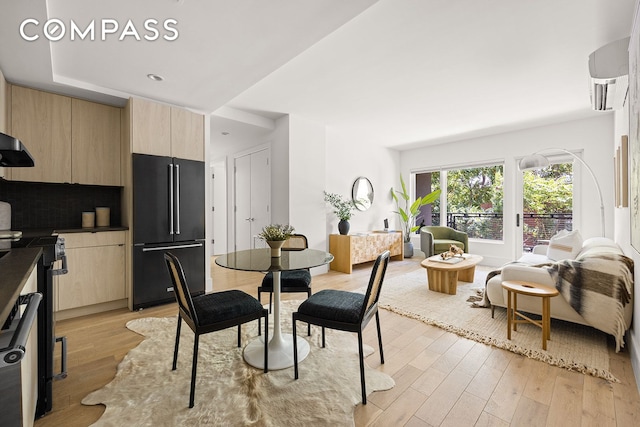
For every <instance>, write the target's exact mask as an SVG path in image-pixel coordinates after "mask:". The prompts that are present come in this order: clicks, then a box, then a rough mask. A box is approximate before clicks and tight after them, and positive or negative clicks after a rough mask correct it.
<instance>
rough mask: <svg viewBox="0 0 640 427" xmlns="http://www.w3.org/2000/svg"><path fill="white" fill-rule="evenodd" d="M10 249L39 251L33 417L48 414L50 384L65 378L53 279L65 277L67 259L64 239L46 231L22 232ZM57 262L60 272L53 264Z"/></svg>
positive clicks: (64, 348) (63, 344)
mask: <svg viewBox="0 0 640 427" xmlns="http://www.w3.org/2000/svg"><path fill="white" fill-rule="evenodd" d="M11 247H12V248H42V255H41V256H40V259H39V260H38V264H37V269H38V283H37V290H38V293H39V294H41V295H42V301H41V302H40V305H39V307H38V316H37V325H38V400H37V404H36V417H37V418H39V417H42V416H43V415H45V414H46V413H47V412H49V411H51V407H52V403H53V381H54V380H57V379H62V378H66V376H67V369H66V368H67V343H66V337H57V336H56V335H55V317H54V312H53V304H54V291H53V289H54V277H55V276H57V275H61V274H66V273H67V271H68V270H67V257H66V253H65V244H64V239H63V238H60V237H58V236H55V235H52V233H51V232H50V231H34V232H24V233H23V235H22V237H21V238H19V239H14V240H13V241H12V242H11ZM57 261H61V268H56V262H57ZM56 343H60V361H61V362H60V370H59V371H56V368H55V366H54V354H55V350H56Z"/></svg>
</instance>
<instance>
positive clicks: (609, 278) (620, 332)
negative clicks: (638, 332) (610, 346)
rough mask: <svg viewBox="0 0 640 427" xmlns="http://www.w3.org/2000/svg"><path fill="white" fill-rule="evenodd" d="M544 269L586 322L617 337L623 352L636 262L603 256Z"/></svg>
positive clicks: (612, 256) (557, 263) (619, 256)
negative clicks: (626, 315) (625, 318)
mask: <svg viewBox="0 0 640 427" xmlns="http://www.w3.org/2000/svg"><path fill="white" fill-rule="evenodd" d="M544 268H546V269H547V271H548V272H549V274H550V275H551V277H552V279H553V281H554V283H555V285H556V289H558V291H559V292H560V294H561V295H562V297H564V299H565V300H567V302H568V303H569V305H571V307H572V308H573V309H574V310H575V311H577V312H578V313H579V314H580V315H581V316H582V317H583V318H584V320H586V321H587V322H588V323H589V324H590V325H591V326H593V327H594V328H597V329H600V330H601V331H604V332H606V333H608V334H611V335H613V336H614V337H615V339H616V351H619V350H620V348H621V347H622V346H624V333H625V331H626V330H627V328H628V327H629V326H630V325H627V324H626V322H625V320H624V306H625V305H627V304H628V303H629V302H630V301H631V292H632V290H633V260H632V259H631V258H628V257H626V256H624V255H620V254H613V253H602V254H594V255H592V256H589V257H584V258H582V259H580V260H563V261H558V262H556V263H553V264H551V265H549V266H546V267H544Z"/></svg>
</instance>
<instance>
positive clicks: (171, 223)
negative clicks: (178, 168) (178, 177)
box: [169, 163, 174, 235]
mask: <svg viewBox="0 0 640 427" xmlns="http://www.w3.org/2000/svg"><path fill="white" fill-rule="evenodd" d="M173 208H174V206H173V163H169V234H171V235H173Z"/></svg>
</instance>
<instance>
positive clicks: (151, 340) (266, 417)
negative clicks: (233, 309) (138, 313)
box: [82, 301, 395, 427]
mask: <svg viewBox="0 0 640 427" xmlns="http://www.w3.org/2000/svg"><path fill="white" fill-rule="evenodd" d="M299 304H300V301H283V302H282V305H281V308H282V314H281V320H282V322H283V332H289V333H290V332H291V312H292V311H293V310H295V309H296V308H297V307H298V305H299ZM176 321H177V319H176V318H175V317H171V318H143V319H136V320H132V321H130V322H128V323H127V328H129V329H131V330H132V331H134V332H137V333H139V334H141V335H144V336H145V340H144V341H143V342H142V343H140V345H138V346H137V347H136V348H134V349H133V350H131V351H130V352H129V353H128V354H127V355H126V356H125V358H124V359H123V360H122V362H121V363H120V364H119V365H118V370H117V373H116V376H115V378H114V379H113V381H111V382H110V383H109V384H107V385H106V386H104V387H103V388H101V389H99V390H97V391H95V392H93V393H91V394H89V395H88V396H86V397H85V398H84V399H83V400H82V403H83V404H85V405H98V404H103V405H106V410H105V412H104V414H103V415H102V417H101V418H100V419H99V420H98V421H97V422H96V423H95V424H94V425H95V426H122V425H131V426H133V425H135V426H154V427H156V426H204V425H210V426H302V425H313V426H353V425H354V420H353V412H354V408H355V405H357V404H358V403H361V399H362V395H361V389H360V370H359V369H360V368H359V362H358V344H357V339H356V335H355V334H350V333H345V332H340V331H332V330H327V335H326V347H325V348H322V347H321V338H320V329H319V328H315V327H314V328H312V335H311V337H307V336H306V330H307V328H306V327H304V326H302V325H301V326H300V327H299V329H298V331H303V332H304V333H305V339H307V341H309V344H310V347H311V351H310V353H309V356H308V357H307V358H306V359H304V360H303V361H301V362H300V365H299V369H300V375H299V379H298V380H294V379H293V367H291V368H287V369H282V370H277V371H276V370H272V371H269V372H268V373H267V374H265V373H263V372H262V370H261V369H256V368H253V367H251V366H249V365H247V364H246V363H245V362H244V360H243V358H242V349H240V348H238V347H237V346H236V345H237V329H236V328H231V329H227V330H224V331H219V332H214V333H210V334H207V335H203V336H201V337H200V351H199V360H198V376H197V380H196V394H195V406H194V407H193V408H192V409H189V407H188V406H189V385H190V379H191V355H192V348H193V333H192V332H191V329H189V327H188V326H187V325H184V324H183V328H182V333H181V338H180V352H179V354H178V369H177V370H175V371H171V361H172V357H173V343H174V339H175V328H176ZM270 323H272V319H271V321H270ZM242 333H243V337H242V342H243V344H246V343H247V342H248V341H249V340H251V339H252V338H253V337H256V336H257V322H251V323H248V324H246V325H245V326H243V328H242ZM365 347H366V346H365ZM365 351H368V353H367V354H370V353H372V352H373V349H372V348H371V347H368V349H365ZM372 357H378V354H377V353H376V354H374V355H372ZM365 377H366V385H367V392H368V393H371V392H373V391H376V390H388V389H390V388H392V387H393V386H394V385H395V383H394V381H393V379H392V378H391V377H390V376H389V375H387V374H384V373H382V372H378V371H376V370H373V369H371V368H369V367H368V366H366V372H365Z"/></svg>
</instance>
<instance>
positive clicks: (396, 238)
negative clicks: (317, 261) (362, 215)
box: [329, 232, 404, 274]
mask: <svg viewBox="0 0 640 427" xmlns="http://www.w3.org/2000/svg"><path fill="white" fill-rule="evenodd" d="M386 250H389V251H390V252H391V259H392V260H399V261H401V260H402V259H403V258H404V244H403V242H402V233H401V232H391V233H375V232H372V233H368V234H348V235H342V234H330V235H329V252H330V253H331V254H332V255H333V261H332V262H331V264H330V268H331V270H336V271H341V272H343V273H348V274H351V271H352V269H353V265H354V264H360V263H363V262H368V261H374V260H375V259H376V258H377V257H378V255H380V254H381V253H382V252H384V251H386Z"/></svg>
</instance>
